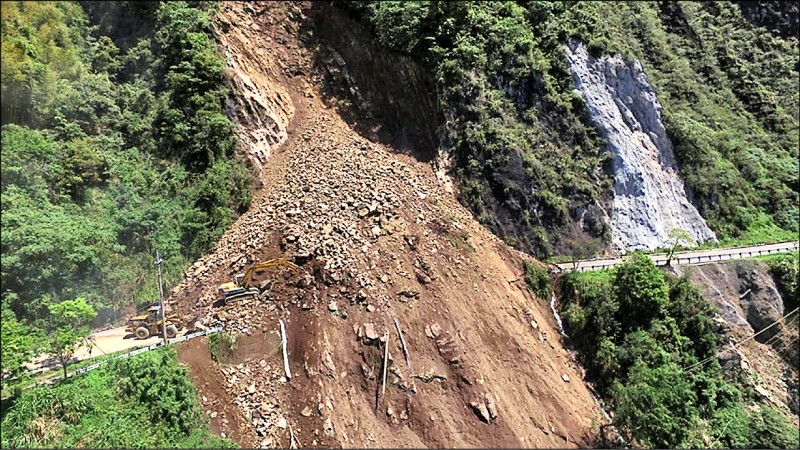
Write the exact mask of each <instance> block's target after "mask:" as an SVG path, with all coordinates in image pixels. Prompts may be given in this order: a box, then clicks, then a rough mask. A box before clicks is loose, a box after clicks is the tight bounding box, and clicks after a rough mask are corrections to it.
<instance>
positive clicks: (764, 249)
mask: <svg viewBox="0 0 800 450" xmlns="http://www.w3.org/2000/svg"><path fill="white" fill-rule="evenodd" d="M798 248H800V242H798V241H794V242H780V243H778V244H763V245H751V246H748V247H731V248H714V249H709V250H692V251H686V252H677V253H675V254H674V255H673V256H672V263H671V265H687V264H688V265H697V264H708V263H710V262H716V261H727V260H729V259H741V258H750V257H753V256H760V255H769V254H773V253H785V252H789V251H794V250H798ZM649 256H650V258H651V259H652V260H653V262H655V263H656V265H657V266H663V265H665V264H666V262H667V254H666V253H657V254H652V255H649ZM622 263H623V259H622V258H607V259H590V260H585V261H580V262H579V263H578V270H580V271H585V270H600V269H607V268H609V267H614V266H616V265H619V264H622ZM556 265H557V266H558V267H559V268H560V269H561V270H562V271H565V272H568V271H571V270H573V269H574V268H575V266H574V264H573V263H559V264H556Z"/></svg>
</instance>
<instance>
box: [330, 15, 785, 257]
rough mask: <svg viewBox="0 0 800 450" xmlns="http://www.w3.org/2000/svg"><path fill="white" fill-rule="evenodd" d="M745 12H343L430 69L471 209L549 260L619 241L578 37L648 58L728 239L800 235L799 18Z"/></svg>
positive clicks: (699, 202)
mask: <svg viewBox="0 0 800 450" xmlns="http://www.w3.org/2000/svg"><path fill="white" fill-rule="evenodd" d="M740 3H741V5H738V4H736V3H731V2H572V1H569V2H549V1H519V2H476V3H472V2H435V1H434V2H427V1H420V2H347V1H344V2H335V4H336V5H339V6H340V7H341V9H342V10H343V11H346V12H347V13H348V14H349V15H351V16H353V17H355V18H357V19H358V20H360V21H362V22H363V23H365V24H367V25H368V26H369V27H370V28H371V30H372V32H373V33H374V35H375V37H376V39H377V40H378V41H379V42H380V43H381V44H382V45H383V46H384V47H385V48H386V51H389V52H398V53H403V54H406V55H411V56H413V57H414V58H416V59H417V60H418V61H421V62H424V63H425V65H426V66H428V67H431V70H432V71H433V74H434V77H435V82H436V85H437V92H438V100H439V103H440V106H441V108H442V111H443V116H444V119H443V123H442V124H440V133H439V135H440V142H439V143H440V146H441V148H442V149H443V150H445V151H446V152H447V153H448V154H449V155H450V156H452V158H453V160H454V162H455V175H456V177H457V179H458V180H459V181H460V185H461V192H460V195H461V200H462V202H464V203H465V204H466V205H468V206H469V207H470V208H471V209H472V210H473V212H474V213H475V215H476V217H478V218H479V220H481V221H482V222H483V223H485V224H487V225H488V226H489V227H490V228H491V229H492V230H493V231H495V232H496V233H498V234H499V235H500V236H503V237H504V238H505V240H506V241H507V242H508V243H509V244H512V245H515V246H517V247H518V248H520V249H523V250H526V251H529V252H531V253H532V254H534V255H537V256H540V257H545V256H551V255H554V254H563V253H566V252H569V249H570V248H574V245H571V244H570V242H571V241H573V242H575V241H577V242H585V241H586V240H587V238H586V236H593V237H594V239H595V240H602V241H608V238H609V230H608V227H607V226H606V225H605V223H604V222H603V220H601V219H602V214H601V212H600V210H599V208H598V206H603V205H606V206H607V204H608V201H609V199H610V194H611V192H610V186H611V178H610V176H611V174H610V164H609V162H610V161H611V155H610V153H609V152H608V151H607V150H606V149H605V145H604V143H603V142H602V140H601V139H600V138H599V137H598V135H597V133H596V131H595V130H594V128H593V126H592V125H591V124H590V123H589V120H588V118H587V115H586V108H585V106H584V105H583V102H582V100H581V98H580V97H579V96H578V95H577V94H575V93H574V92H573V86H572V80H571V78H570V75H569V71H568V69H567V66H566V57H565V54H564V47H563V46H564V44H565V43H566V42H568V41H569V40H570V39H579V40H582V41H584V42H586V43H587V44H588V46H589V49H590V51H592V52H593V53H595V54H603V53H605V54H611V53H621V54H622V55H623V56H624V57H625V58H629V59H637V60H639V61H640V62H641V63H642V65H643V67H644V69H645V72H646V73H647V75H648V77H649V79H650V81H651V82H652V83H653V85H654V87H655V89H656V92H657V94H658V96H659V100H660V102H661V104H662V106H663V118H664V122H665V123H664V125H665V127H666V129H667V133H668V135H669V136H670V138H671V139H672V142H673V145H674V147H675V153H676V157H677V158H678V162H679V164H680V167H681V174H682V175H683V177H684V179H685V182H686V186H687V189H688V191H689V195H690V198H691V199H693V202H694V203H695V205H696V206H697V207H698V210H699V211H700V213H701V214H702V215H703V217H704V218H705V219H706V221H707V222H708V224H709V226H710V227H711V228H712V229H713V230H714V231H715V232H716V233H717V236H718V237H720V238H721V239H722V240H723V241H725V242H737V241H750V242H753V241H767V240H778V239H791V238H794V237H796V236H797V232H798V217H799V214H800V213H798V201H800V197H799V196H798V191H799V190H800V186H798V177H799V174H800V172H799V170H798V144H799V142H800V140H799V138H798V136H800V134H799V133H800V129H799V128H798V120H799V119H798V117H800V114H799V110H798V108H799V104H798V97H797V79H798V69H799V68H800V67H799V66H798V61H800V59H799V58H798V37H797V33H796V30H797V17H798V8H797V6H794V5H788V4H786V3H781V2H759V3H758V4H757V5H754V3H755V2H740ZM791 30H795V32H794V33H792V32H791ZM606 209H607V208H606ZM576 223H579V224H580V226H576V225H575V224H576Z"/></svg>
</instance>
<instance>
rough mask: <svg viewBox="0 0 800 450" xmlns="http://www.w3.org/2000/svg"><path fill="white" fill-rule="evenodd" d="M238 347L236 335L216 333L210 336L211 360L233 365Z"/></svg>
mask: <svg viewBox="0 0 800 450" xmlns="http://www.w3.org/2000/svg"><path fill="white" fill-rule="evenodd" d="M237 346H238V344H237V342H236V335H235V334H233V333H215V334H212V335H210V336H208V347H209V349H210V350H211V359H213V360H214V361H217V362H218V363H220V364H231V363H232V362H233V360H234V352H235V351H236V347H237Z"/></svg>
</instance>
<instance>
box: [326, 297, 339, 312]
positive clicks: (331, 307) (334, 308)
mask: <svg viewBox="0 0 800 450" xmlns="http://www.w3.org/2000/svg"><path fill="white" fill-rule="evenodd" d="M328 310H329V311H331V312H336V311H338V310H339V306H337V305H336V301H335V300H331V302H330V303H328Z"/></svg>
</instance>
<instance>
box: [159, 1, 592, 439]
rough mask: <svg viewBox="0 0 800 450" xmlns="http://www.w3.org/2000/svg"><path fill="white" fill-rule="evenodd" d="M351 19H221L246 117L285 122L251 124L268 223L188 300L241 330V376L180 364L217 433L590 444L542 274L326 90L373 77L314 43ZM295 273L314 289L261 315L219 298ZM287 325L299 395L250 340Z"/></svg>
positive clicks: (197, 282) (271, 296)
mask: <svg viewBox="0 0 800 450" xmlns="http://www.w3.org/2000/svg"><path fill="white" fill-rule="evenodd" d="M335 20H337V19H336V17H335V16H332V15H330V14H328V11H326V10H324V9H320V7H319V6H317V5H316V4H315V5H312V4H311V3H310V2H299V3H288V2H275V3H260V4H256V3H240V2H237V3H234V2H230V3H223V4H222V7H221V11H220V13H219V15H218V17H217V31H218V38H219V40H220V41H221V43H222V47H223V49H224V51H225V50H227V51H230V53H228V54H229V55H230V57H229V60H228V65H229V71H230V73H229V76H230V77H231V78H232V79H233V80H234V81H233V82H232V85H233V90H234V93H235V94H236V96H237V102H238V103H237V104H236V105H232V108H234V109H235V108H251V110H250V113H251V114H252V113H253V111H260V112H259V113H257V114H256V116H258V117H261V116H270V117H271V118H272V120H271V121H260V120H259V121H257V120H254V119H253V116H252V115H249V116H248V115H242V114H239V115H237V117H239V120H240V123H239V126H240V130H239V131H240V133H241V134H242V135H243V139H242V142H244V143H245V145H247V142H248V139H245V138H244V136H262V137H263V136H271V137H270V138H269V139H267V138H264V139H261V140H259V142H262V145H261V146H260V147H259V151H258V152H256V153H252V152H251V151H250V150H251V149H249V148H244V149H243V150H244V152H245V153H247V154H249V155H250V157H253V158H262V157H263V155H264V152H265V150H264V148H265V146H264V145H263V142H271V143H272V144H270V146H269V153H270V156H269V160H268V161H266V162H264V163H263V164H262V167H263V169H262V173H261V181H262V183H263V184H264V188H263V189H262V190H261V191H260V192H259V193H258V194H257V195H256V196H255V198H254V202H253V205H252V206H251V209H250V210H249V211H248V212H247V213H246V214H245V215H243V216H242V217H241V218H240V219H239V220H238V221H237V222H236V223H235V224H234V225H233V227H232V228H231V229H230V230H229V231H228V232H227V233H226V234H225V236H223V238H222V239H221V240H220V242H219V243H218V246H217V248H216V249H215V250H214V252H212V253H210V254H208V255H206V256H204V257H203V258H201V259H200V260H198V261H197V262H196V263H195V264H194V265H193V266H192V267H190V268H189V269H188V270H187V279H186V281H185V282H184V283H183V284H182V285H181V286H179V287H178V289H176V292H177V294H176V295H175V297H173V298H172V299H171V302H172V303H174V304H175V305H176V307H177V309H178V310H179V312H181V313H183V314H191V313H196V312H201V313H205V315H206V319H207V320H206V323H207V324H209V325H213V322H220V323H225V324H226V326H227V327H228V329H231V330H239V336H240V339H241V340H242V342H243V344H242V347H241V348H240V349H239V350H238V352H239V353H240V355H239V357H240V358H241V362H238V361H237V362H236V363H234V364H231V365H223V366H219V365H217V364H216V363H214V362H212V361H210V357H209V356H208V354H207V350H206V349H203V348H200V347H196V348H195V347H191V348H189V347H187V348H185V349H182V350H181V360H182V361H185V362H186V363H187V365H188V367H189V370H190V375H191V376H192V378H193V380H195V382H196V384H197V386H198V389H199V390H200V392H201V395H203V396H205V397H206V399H207V401H206V402H205V406H206V410H207V412H208V414H209V415H210V416H214V417H220V416H221V415H224V417H225V418H226V419H225V421H221V422H220V423H219V424H218V425H214V426H215V427H217V426H218V427H219V428H217V429H218V430H224V431H225V432H226V434H228V435H230V436H232V437H233V438H234V439H235V440H236V441H237V442H239V444H241V445H244V446H251V445H254V443H255V445H261V446H265V447H275V446H280V447H288V446H289V443H290V442H289V441H290V436H291V435H294V436H295V439H296V441H298V442H300V445H302V446H303V447H339V446H345V447H400V446H411V447H426V446H429V447H550V448H553V447H584V446H589V445H592V437H593V433H594V432H593V430H592V424H593V422H594V421H595V420H597V419H599V418H600V417H602V414H601V412H600V411H599V409H598V408H597V406H596V405H595V403H594V400H593V399H592V397H591V394H590V392H589V390H588V389H587V387H586V385H585V384H584V383H583V382H582V381H581V380H582V373H581V369H580V368H579V367H578V365H577V364H575V363H574V361H573V359H572V357H571V356H570V355H569V354H568V353H567V352H566V351H565V350H564V348H563V347H562V345H561V343H560V342H559V337H558V336H559V333H558V331H557V329H556V327H555V324H554V321H553V318H552V316H551V314H550V311H549V307H548V304H547V302H546V301H544V300H541V299H537V298H535V297H532V296H531V295H530V293H529V292H528V291H527V289H526V287H525V286H524V283H523V281H522V280H521V278H520V277H521V274H522V262H523V261H524V260H530V259H529V258H528V257H526V256H525V255H523V254H521V253H518V252H515V251H513V250H511V249H509V248H508V247H507V246H506V245H505V244H503V243H502V242H501V241H500V240H499V239H497V238H496V237H495V236H494V235H492V234H491V233H490V232H488V231H487V230H486V229H484V228H483V227H481V226H480V225H478V224H477V222H475V221H474V220H473V218H472V216H471V215H470V214H469V212H467V211H466V210H465V209H464V208H463V207H461V205H459V204H458V202H457V201H456V200H455V198H454V196H453V194H452V192H450V191H448V189H446V187H445V185H446V184H445V183H443V182H442V180H440V179H439V178H437V176H436V174H435V173H434V170H433V168H432V166H431V164H429V163H428V162H423V161H420V160H417V159H415V158H414V157H411V156H408V155H407V154H399V153H398V152H397V151H396V149H395V148H394V147H392V146H388V145H384V144H382V143H380V142H376V141H374V140H370V139H367V138H365V137H364V136H362V135H361V134H359V133H358V132H356V131H354V129H353V126H354V124H353V122H350V123H348V122H346V121H345V120H344V119H343V116H342V115H341V108H342V107H343V106H342V105H345V106H346V103H347V101H346V99H341V98H335V97H333V96H332V95H331V94H330V92H331V89H330V86H329V85H325V83H326V82H325V81H324V79H325V78H326V77H327V76H328V75H330V74H331V73H334V72H335V71H337V70H338V71H343V70H345V68H347V69H349V70H351V71H355V70H358V67H357V66H352V65H351V66H347V64H348V63H346V62H345V61H344V60H343V58H342V57H341V56H340V57H339V58H338V59H337V58H335V57H331V56H330V55H331V52H329V51H328V50H326V48H325V47H324V45H323V43H324V42H325V41H326V37H325V36H324V35H323V36H319V33H321V31H320V28H319V27H315V25H317V24H319V23H320V21H334V22H333V25H332V26H331V28H332V29H337V26H338V27H339V29H343V28H342V27H343V26H344V25H345V24H342V23H338V22H335ZM309 31H312V33H309ZM312 35H313V36H319V37H318V38H316V40H311V39H308V38H307V36H312ZM301 36H306V38H301ZM339 60H341V62H337V61H339ZM326 73H327V74H328V75H326ZM339 73H341V72H339ZM345 78H347V77H345ZM237 80H238V81H237ZM248 80H249V81H248ZM245 81H248V82H245ZM334 82H336V80H334ZM284 92H285V93H287V94H285V95H284V94H281V93H284ZM269 96H272V97H271V98H272V101H266V100H265V97H269ZM254 99H260V100H259V101H256V100H254ZM276 99H277V100H276ZM407 101H413V99H410V100H407ZM286 102H291V105H286V104H283V103H286ZM248 105H249V106H248ZM254 105H256V106H254ZM277 110H280V111H282V113H277V112H276V111H277ZM287 112H291V114H287ZM284 116H286V117H287V120H288V118H289V117H291V121H290V122H289V123H281V122H280V120H282V119H281V118H282V117H284ZM356 117H357V115H356ZM270 130H272V132H273V134H272V135H270V132H271V131H270ZM283 130H286V135H285V137H284V136H283V135H282V133H283ZM284 139H285V141H284ZM278 255H283V256H286V257H287V258H290V259H294V260H295V261H297V262H299V263H300V264H301V265H302V266H303V273H302V274H294V275H293V274H283V273H282V272H277V273H275V274H274V275H269V278H270V279H269V280H267V279H264V280H261V281H259V283H261V285H262V286H264V289H265V293H264V294H263V295H262V297H261V298H259V299H257V300H254V301H249V302H237V303H235V304H231V305H229V306H227V307H218V306H215V305H214V304H213V296H214V286H215V285H216V284H217V283H219V282H221V281H223V280H226V279H230V277H231V276H232V275H233V274H234V273H235V272H236V271H239V270H241V269H242V268H243V267H245V266H247V265H248V264H251V263H252V262H254V261H259V260H263V259H265V258H269V257H275V256H278ZM280 318H282V319H284V320H285V321H286V324H287V327H288V331H287V332H288V341H289V352H288V353H289V364H290V367H291V370H292V374H293V377H292V378H291V379H290V380H287V379H286V378H285V377H284V374H283V363H282V358H281V355H280V353H279V352H275V351H272V350H271V349H272V345H271V344H257V343H256V344H248V343H247V341H246V340H247V339H251V340H252V339H256V342H260V340H261V339H266V340H268V341H269V342H272V340H273V339H274V336H275V333H276V332H277V330H278V319H280ZM395 318H396V319H398V320H399V322H400V324H401V328H402V331H403V337H404V340H405V342H406V344H407V347H408V350H409V354H410V359H411V363H412V365H411V366H410V367H409V366H408V365H407V364H406V363H405V360H404V358H403V356H402V355H403V350H402V348H401V346H400V343H399V338H398V335H397V333H396V331H395V328H394V322H393V320H394V319H395ZM386 333H388V336H389V344H388V345H389V355H390V359H389V362H388V370H387V374H388V376H387V383H386V386H385V394H379V393H380V392H381V391H383V389H384V387H383V386H382V385H381V384H380V378H381V377H380V376H379V374H380V371H381V367H382V365H383V361H382V358H383V356H382V354H383V350H384V345H383V344H382V343H381V341H380V339H379V337H380V336H383V335H385V334H386ZM373 334H374V336H373ZM257 336H263V338H259V337H257ZM192 345H193V346H196V345H197V344H192ZM201 353H203V354H201ZM565 375H566V376H565ZM217 377H221V379H220V382H217V381H214V380H217ZM212 399H213V401H212ZM233 405H235V406H236V408H237V409H236V410H235V411H234V410H231V409H230V408H231V407H232V406H233ZM376 406H377V407H376ZM215 413H216V414H215ZM237 414H240V416H238V417H243V418H244V420H239V419H233V415H237ZM212 425H213V422H212Z"/></svg>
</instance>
